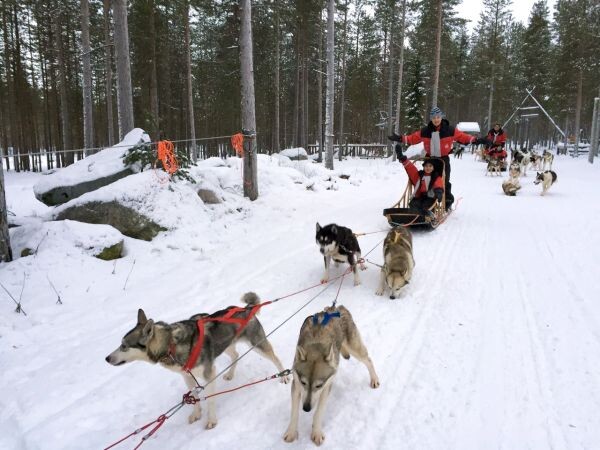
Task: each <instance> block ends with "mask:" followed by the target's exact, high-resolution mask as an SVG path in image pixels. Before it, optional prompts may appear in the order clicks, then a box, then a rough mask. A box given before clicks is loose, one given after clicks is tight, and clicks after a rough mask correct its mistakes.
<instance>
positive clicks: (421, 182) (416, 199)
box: [395, 144, 444, 219]
mask: <svg viewBox="0 0 600 450" xmlns="http://www.w3.org/2000/svg"><path fill="white" fill-rule="evenodd" d="M395 149H396V155H397V156H398V161H400V162H401V163H402V165H403V166H404V169H405V170H406V174H407V175H408V178H409V179H410V182H411V183H412V185H413V186H414V191H413V198H412V199H411V200H410V202H409V204H408V206H409V207H411V208H413V209H416V210H417V211H419V214H421V215H423V216H425V217H428V218H430V219H432V218H433V213H432V212H431V210H430V209H429V208H431V206H432V205H433V204H434V203H435V202H436V201H438V202H439V203H441V202H442V199H443V195H444V182H443V181H442V176H441V175H440V174H439V173H438V172H437V171H436V170H435V168H434V165H433V162H432V160H431V159H425V161H423V170H418V169H417V168H416V167H415V165H414V164H413V163H412V162H410V161H409V160H408V158H407V157H406V156H405V155H403V154H402V145H400V144H396V147H395Z"/></svg>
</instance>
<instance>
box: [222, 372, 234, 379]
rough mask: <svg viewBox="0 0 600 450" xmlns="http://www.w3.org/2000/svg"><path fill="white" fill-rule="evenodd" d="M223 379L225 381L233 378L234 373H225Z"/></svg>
mask: <svg viewBox="0 0 600 450" xmlns="http://www.w3.org/2000/svg"><path fill="white" fill-rule="evenodd" d="M223 379H224V380H225V381H231V380H233V374H232V373H229V372H227V373H226V374H225V375H223Z"/></svg>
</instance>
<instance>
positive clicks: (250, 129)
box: [240, 0, 258, 200]
mask: <svg viewBox="0 0 600 450" xmlns="http://www.w3.org/2000/svg"><path fill="white" fill-rule="evenodd" d="M240 18H241V25H240V72H241V82H242V132H243V133H244V196H245V197H248V198H249V199H250V200H256V199H257V198H258V176H257V158H256V116H255V108H254V104H255V103H254V63H253V60H252V10H251V3H250V0H240Z"/></svg>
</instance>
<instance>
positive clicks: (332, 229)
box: [331, 224, 337, 233]
mask: <svg viewBox="0 0 600 450" xmlns="http://www.w3.org/2000/svg"><path fill="white" fill-rule="evenodd" d="M331 232H332V233H337V226H336V225H335V224H333V225H331Z"/></svg>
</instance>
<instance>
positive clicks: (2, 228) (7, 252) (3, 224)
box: [0, 160, 13, 262]
mask: <svg viewBox="0 0 600 450" xmlns="http://www.w3.org/2000/svg"><path fill="white" fill-rule="evenodd" d="M12 259H13V255H12V249H11V247H10V233H9V232H8V214H7V211H6V193H5V190H4V167H2V161H1V160H0V262H9V261H12Z"/></svg>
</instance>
